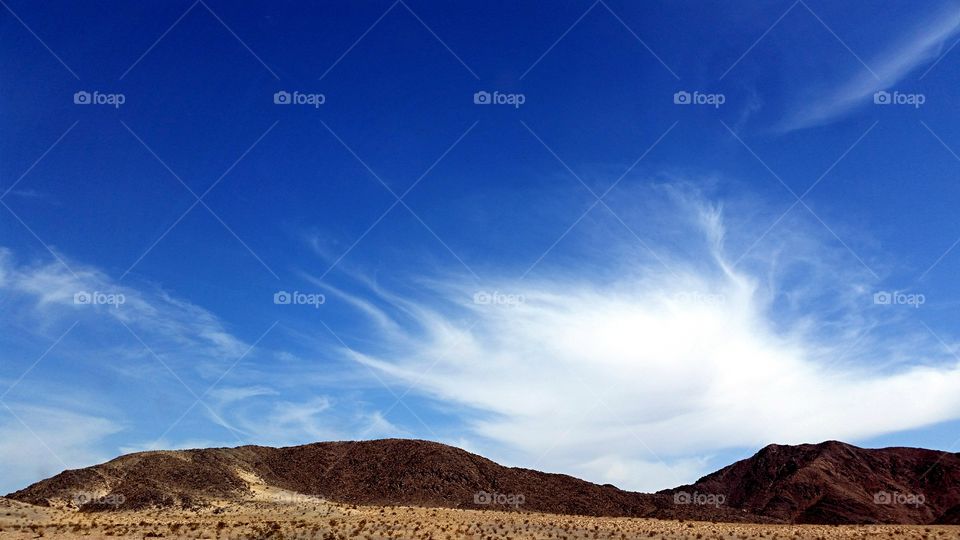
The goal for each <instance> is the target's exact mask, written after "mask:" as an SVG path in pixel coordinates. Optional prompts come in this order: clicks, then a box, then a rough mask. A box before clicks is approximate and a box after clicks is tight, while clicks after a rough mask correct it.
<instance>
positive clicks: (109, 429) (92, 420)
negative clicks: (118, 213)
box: [0, 404, 122, 493]
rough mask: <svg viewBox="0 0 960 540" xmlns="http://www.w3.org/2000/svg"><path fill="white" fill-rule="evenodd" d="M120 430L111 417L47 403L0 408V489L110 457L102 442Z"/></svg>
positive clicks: (24, 483)
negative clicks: (0, 462)
mask: <svg viewBox="0 0 960 540" xmlns="http://www.w3.org/2000/svg"><path fill="white" fill-rule="evenodd" d="M11 411H12V412H11ZM21 422H22V423H21ZM28 426H29V427H28ZM121 429H122V426H121V425H120V424H118V423H117V422H115V421H113V420H109V419H106V418H101V417H98V416H93V415H88V414H82V413H77V412H73V411H67V410H63V409H58V408H53V407H41V406H33V405H18V404H13V405H10V409H9V410H8V409H7V408H6V407H0V459H2V460H3V474H2V475H0V493H8V492H11V491H13V490H17V489H21V488H23V487H26V486H27V485H28V484H30V483H31V482H35V481H37V480H39V479H41V478H46V477H48V476H51V475H53V474H56V473H59V472H60V471H62V470H64V469H70V468H78V467H83V466H87V465H90V464H92V463H97V462H100V461H104V460H106V459H107V458H108V457H113V456H110V455H109V454H107V453H105V452H104V451H103V446H102V441H103V439H104V438H105V437H108V436H110V435H113V434H115V433H118V432H119V431H120V430H121Z"/></svg>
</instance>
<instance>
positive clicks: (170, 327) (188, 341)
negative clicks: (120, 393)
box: [0, 248, 248, 368]
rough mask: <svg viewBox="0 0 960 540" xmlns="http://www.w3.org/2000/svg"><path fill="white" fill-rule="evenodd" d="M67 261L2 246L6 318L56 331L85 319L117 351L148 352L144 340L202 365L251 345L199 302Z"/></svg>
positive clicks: (0, 287)
mask: <svg viewBox="0 0 960 540" xmlns="http://www.w3.org/2000/svg"><path fill="white" fill-rule="evenodd" d="M67 264H69V265H70V266H69V267H67V266H66V265H65V264H63V263H60V262H58V261H45V262H39V263H33V264H30V263H18V262H17V261H16V260H15V258H14V256H13V253H12V252H10V251H9V250H7V249H4V248H0V292H3V293H4V295H5V297H6V298H5V301H6V302H7V304H8V306H9V310H8V311H7V312H6V314H5V317H4V319H5V321H6V322H7V323H18V324H20V325H21V327H22V328H24V329H25V330H27V331H28V332H32V333H37V334H47V335H53V336H54V337H56V336H57V335H59V332H62V331H63V328H61V326H63V323H66V324H67V325H69V324H70V322H71V321H81V322H87V323H89V324H85V325H83V327H84V332H85V333H86V334H87V335H88V336H93V335H98V336H101V337H103V336H109V337H108V338H105V339H102V340H101V341H103V342H106V343H109V344H111V346H112V348H111V349H110V352H111V353H113V354H116V355H126V356H137V357H139V356H142V355H144V354H149V353H148V352H147V350H146V349H145V347H144V346H143V344H141V343H139V340H143V343H144V344H146V346H147V347H149V348H150V349H152V350H153V351H154V352H156V353H157V354H158V355H160V356H163V357H170V358H176V357H189V358H190V359H191V360H192V362H191V363H192V364H193V363H197V361H198V360H199V361H200V362H199V363H200V364H201V365H200V366H199V367H201V368H203V367H205V366H204V365H203V363H204V362H205V363H206V364H207V366H206V367H209V365H210V364H222V363H226V362H228V361H233V360H235V359H236V358H238V357H240V356H241V355H243V354H244V352H246V351H247V349H248V345H247V344H246V343H244V342H243V341H242V340H240V339H238V338H237V337H235V336H234V335H233V334H231V333H230V332H229V331H228V330H227V329H226V328H225V327H224V325H223V323H222V322H221V321H220V319H219V318H218V317H217V316H216V315H214V314H213V313H211V312H210V311H208V310H206V309H204V308H202V307H200V306H197V305H195V304H192V303H190V302H187V301H184V300H181V299H179V298H175V297H173V296H171V295H169V294H168V293H167V292H166V291H164V290H163V289H161V288H159V287H156V286H154V285H151V284H141V286H139V287H134V286H131V285H125V284H122V283H119V282H118V281H116V280H114V279H112V278H111V277H110V276H109V275H107V274H106V273H104V272H103V271H101V270H99V269H97V268H95V267H92V266H89V265H84V264H81V263H78V262H76V261H70V262H69V263H67ZM78 295H79V296H78ZM138 338H139V339H138ZM118 343H129V344H130V346H129V347H126V348H121V347H119V346H117V345H116V344H118Z"/></svg>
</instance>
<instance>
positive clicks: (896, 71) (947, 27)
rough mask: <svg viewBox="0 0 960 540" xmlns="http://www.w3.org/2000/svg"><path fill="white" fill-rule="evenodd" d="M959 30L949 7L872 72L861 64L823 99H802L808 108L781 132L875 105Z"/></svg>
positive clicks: (958, 13)
mask: <svg viewBox="0 0 960 540" xmlns="http://www.w3.org/2000/svg"><path fill="white" fill-rule="evenodd" d="M958 29H960V10H958V9H957V6H955V5H948V6H946V7H945V8H944V9H941V10H940V12H938V13H936V14H935V15H933V16H931V17H928V18H927V19H926V20H924V21H923V23H922V24H920V25H918V26H916V27H915V30H914V31H912V32H910V33H909V34H908V35H906V36H904V37H903V38H901V39H900V40H899V41H897V42H895V43H894V44H893V46H891V47H890V48H889V49H887V50H886V51H885V52H884V53H882V54H881V55H879V56H878V58H876V59H873V60H871V61H870V62H869V65H870V66H871V68H872V72H871V71H868V70H867V69H866V68H864V67H863V66H860V65H859V64H858V66H857V73H856V75H854V76H852V77H851V78H849V79H847V80H846V81H843V82H840V83H837V84H835V85H834V86H833V87H832V89H831V90H826V91H822V90H821V91H820V92H818V95H820V96H823V97H810V96H807V97H805V98H803V99H802V103H804V104H806V105H804V106H802V107H800V108H799V109H798V110H796V111H794V112H793V113H791V114H790V115H789V116H788V117H787V119H786V120H785V121H784V122H783V123H782V125H781V129H782V131H793V130H797V129H803V128H808V127H814V126H818V125H823V124H826V123H828V122H830V121H832V120H835V119H837V118H840V117H842V116H844V115H846V114H848V113H849V112H851V111H853V110H854V109H856V108H857V107H862V106H865V105H867V104H870V103H873V97H872V96H873V93H874V92H876V91H878V90H883V89H887V88H890V87H891V86H893V85H895V84H896V83H897V82H898V81H900V80H901V79H903V78H904V77H906V76H907V75H908V74H909V73H910V72H912V71H913V70H915V69H917V67H918V66H920V65H922V64H924V63H927V62H929V61H931V60H933V59H934V58H936V57H938V56H939V55H940V54H941V52H942V51H943V49H944V45H945V42H946V41H947V40H949V39H950V38H951V37H953V36H954V35H956V33H957V31H958Z"/></svg>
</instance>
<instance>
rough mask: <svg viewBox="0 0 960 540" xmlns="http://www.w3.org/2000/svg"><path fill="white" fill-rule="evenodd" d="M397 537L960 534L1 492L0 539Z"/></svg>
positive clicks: (294, 501)
mask: <svg viewBox="0 0 960 540" xmlns="http://www.w3.org/2000/svg"><path fill="white" fill-rule="evenodd" d="M107 537H109V538H136V539H143V538H207V539H246V538H273V539H284V538H286V539H293V538H303V539H308V538H309V539H313V538H317V539H333V538H337V539H339V538H363V539H397V538H425V539H426V538H429V539H435V540H442V539H456V538H472V539H478V540H480V539H483V540H486V539H493V538H537V539H541V538H544V539H546V538H549V539H561V538H571V539H581V538H582V539H587V538H590V539H592V538H620V539H626V538H683V539H691V540H693V539H697V540H707V539H724V540H727V539H729V540H734V539H740V540H746V539H752V538H765V539H771V540H772V539H777V538H780V539H785V540H786V539H808V538H809V539H823V540H831V539H841V538H915V539H927V540H935V539H941V538H942V539H948V538H949V539H954V538H960V527H958V526H923V525H911V526H899V525H882V526H877V525H868V526H852V525H844V526H824V525H745V524H726V523H705V522H683V521H670V520H654V519H632V518H587V517H578V516H558V515H551V514H537V513H526V512H522V511H497V510H489V511H485V510H484V511H478V510H452V509H439V508H417V507H405V506H387V507H383V506H354V505H345V504H339V503H334V502H330V501H324V500H321V499H315V498H309V497H304V496H302V495H296V494H289V496H288V497H286V498H285V497H284V496H278V497H277V498H276V499H275V500H260V501H247V502H243V503H224V504H223V505H217V506H213V507H209V508H204V509H201V510H196V511H186V510H175V511H172V510H141V511H122V512H100V513H81V512H77V511H76V510H72V509H67V508H59V509H58V508H45V507H38V506H31V505H26V504H22V503H18V502H14V501H9V500H5V499H0V538H107Z"/></svg>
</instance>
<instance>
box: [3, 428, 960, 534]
mask: <svg viewBox="0 0 960 540" xmlns="http://www.w3.org/2000/svg"><path fill="white" fill-rule="evenodd" d="M250 474H253V475H255V476H256V477H259V479H260V480H262V481H263V482H264V483H265V484H267V485H270V486H274V487H277V488H282V489H285V490H289V491H291V492H296V493H301V494H306V495H314V496H321V497H325V498H328V499H331V500H335V501H341V502H347V503H355V504H379V505H390V504H397V505H418V506H439V507H450V508H480V509H482V508H488V509H496V510H516V511H535V512H549V513H561V514H581V515H590V516H633V517H657V518H663V519H696V520H705V521H710V520H713V521H752V522H800V523H958V521H960V456H958V454H948V453H943V452H935V451H932V450H921V449H910V448H887V449H881V450H865V449H861V448H857V447H854V446H850V445H846V444H843V443H837V442H827V443H822V444H818V445H799V446H777V445H771V446H768V447H766V448H764V449H763V450H761V451H760V452H758V453H757V454H756V455H755V456H753V457H751V458H749V459H746V460H743V461H739V462H737V463H734V464H733V465H730V466H728V467H726V468H724V469H721V470H719V471H717V472H715V473H713V474H711V475H709V476H706V477H704V478H702V479H700V480H699V481H698V482H697V483H695V484H693V485H690V486H681V487H679V488H675V489H672V490H666V491H663V492H660V493H657V494H645V493H633V492H628V491H623V490H620V489H617V488H616V487H614V486H611V485H609V484H607V485H602V486H601V485H597V484H592V483H590V482H586V481H583V480H579V479H576V478H573V477H571V476H566V475H561V474H549V473H543V472H539V471H533V470H529V469H520V468H510V467H503V466H501V465H498V464H496V463H494V462H493V461H490V460H488V459H486V458H483V457H481V456H478V455H475V454H471V453H469V452H466V451H463V450H460V449H458V448H454V447H451V446H446V445H442V444H438V443H433V442H427V441H417V440H403V439H387V440H379V441H365V442H330V443H315V444H308V445H303V446H293V447H287V448H270V447H262V446H243V447H239V448H211V449H204V450H183V451H172V452H142V453H137V454H130V455H126V456H122V457H119V458H117V459H115V460H113V461H110V462H107V463H104V464H101V465H96V466H94V467H89V468H86V469H80V470H77V471H66V472H64V473H61V474H59V475H57V476H54V477H52V478H50V479H48V480H44V481H41V482H38V483H36V484H34V485H32V486H30V487H28V488H26V489H23V490H20V491H17V492H15V493H12V494H10V495H9V497H10V498H12V499H16V500H19V501H22V502H28V503H32V504H41V505H46V504H61V503H67V504H72V505H74V506H78V507H80V508H81V509H82V510H86V511H104V510H112V509H139V508H148V507H171V506H177V507H185V508H190V507H195V506H203V505H205V504H207V502H208V501H211V500H224V499H226V500H241V499H244V498H246V497H248V496H250V495H251V493H250V491H249V487H248V486H249V485H248V483H247V480H248V479H249V478H250V477H249V475H250ZM91 494H95V495H94V496H91ZM884 494H886V495H884Z"/></svg>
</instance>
